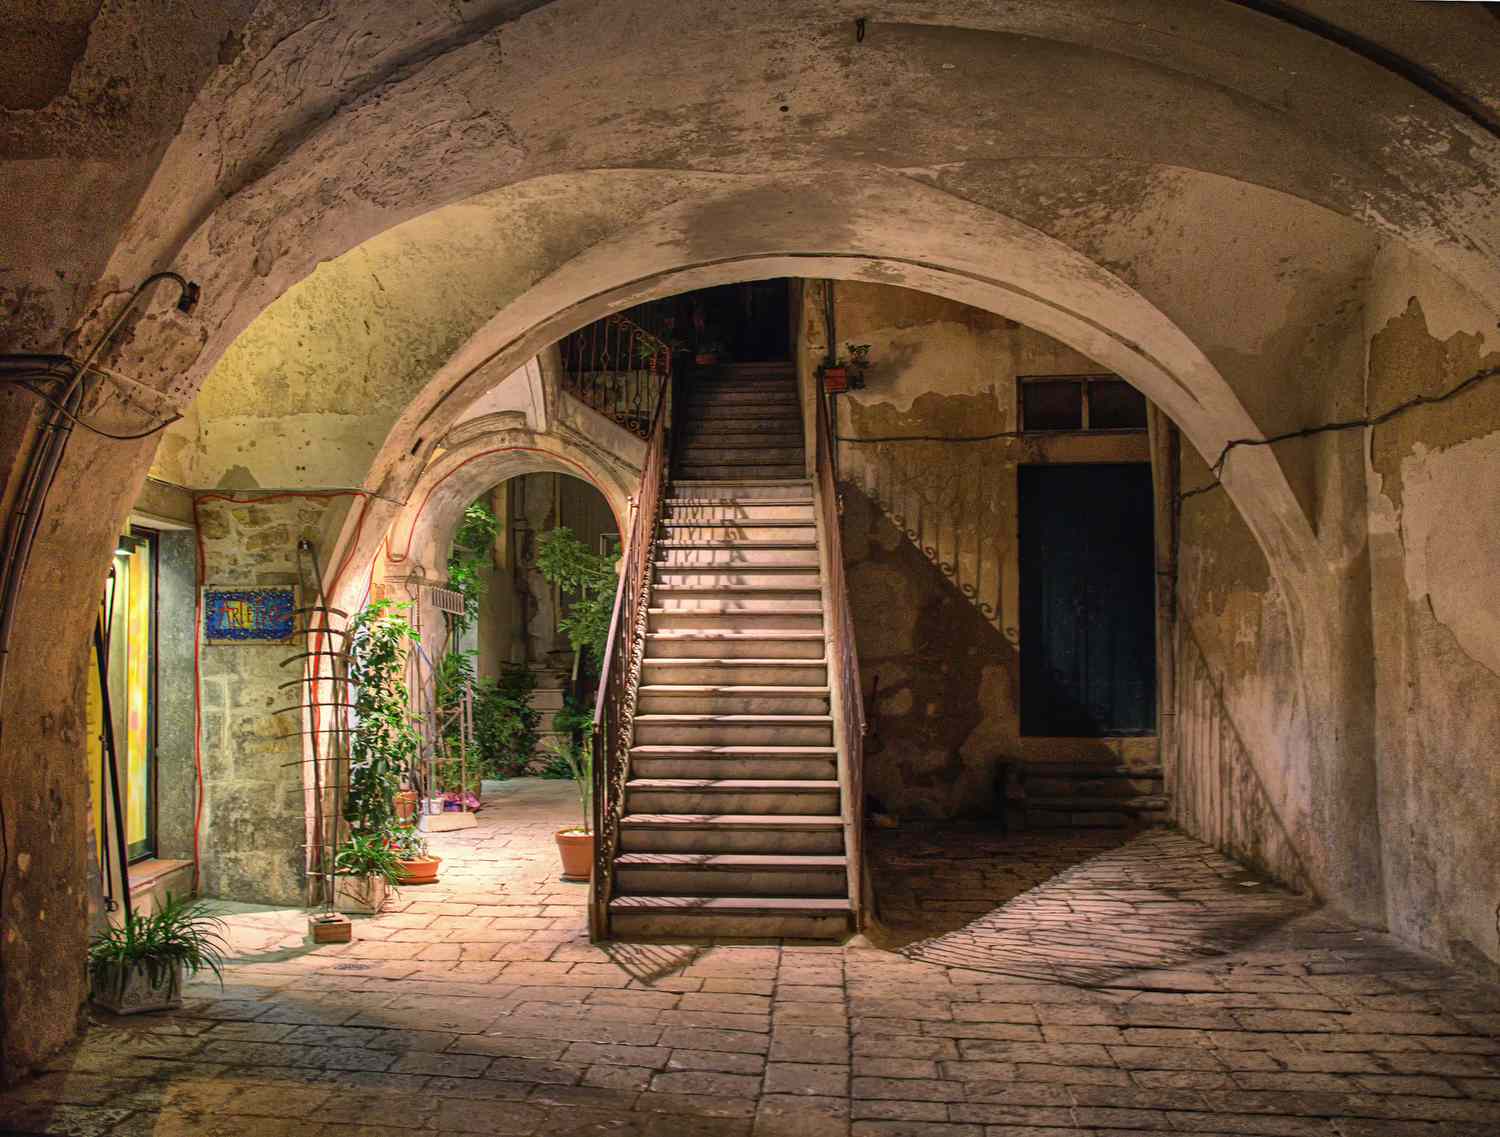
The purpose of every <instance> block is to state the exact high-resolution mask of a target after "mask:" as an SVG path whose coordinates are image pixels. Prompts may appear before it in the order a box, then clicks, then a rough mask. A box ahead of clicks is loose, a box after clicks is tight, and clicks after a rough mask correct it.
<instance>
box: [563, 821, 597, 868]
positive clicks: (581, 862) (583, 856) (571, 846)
mask: <svg viewBox="0 0 1500 1137" xmlns="http://www.w3.org/2000/svg"><path fill="white" fill-rule="evenodd" d="M557 851H558V853H559V854H560V855H561V856H562V878H563V880H589V879H591V878H592V877H593V875H594V835H593V834H592V833H580V832H579V831H578V830H576V829H559V830H558V831H557Z"/></svg>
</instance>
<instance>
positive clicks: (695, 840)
mask: <svg viewBox="0 0 1500 1137" xmlns="http://www.w3.org/2000/svg"><path fill="white" fill-rule="evenodd" d="M620 847H621V848H622V849H623V850H624V851H625V852H627V853H803V854H837V853H842V852H843V851H844V825H843V820H842V819H841V818H840V817H838V816H837V815H831V814H813V815H797V814H789V813H777V814H759V815H756V814H747V813H741V814H729V815H715V814H702V813H697V814H669V813H654V814H635V813H627V814H626V815H625V816H624V817H622V818H621V819H620Z"/></svg>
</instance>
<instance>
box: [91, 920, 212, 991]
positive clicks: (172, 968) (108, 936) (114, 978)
mask: <svg viewBox="0 0 1500 1137" xmlns="http://www.w3.org/2000/svg"><path fill="white" fill-rule="evenodd" d="M223 927H224V922H223V921H222V920H220V919H219V918H218V917H216V916H211V915H209V913H208V910H207V909H206V908H205V907H204V906H203V905H201V904H191V903H189V902H188V901H186V900H179V899H177V898H176V897H174V896H173V895H172V894H171V893H168V894H167V898H166V900H165V901H164V902H163V903H162V906H161V907H160V908H159V909H158V910H157V911H156V912H155V913H154V914H153V915H149V916H147V915H142V914H140V913H137V912H127V913H126V914H125V922H124V923H123V924H121V925H120V926H119V927H110V928H107V929H105V930H104V931H102V932H100V933H99V934H98V935H96V936H95V937H94V938H93V940H92V941H91V942H90V944H89V984H90V988H91V997H92V998H93V1000H94V1002H96V1003H98V1004H99V1005H100V1006H101V1007H104V1008H106V1009H108V1010H111V1011H114V1012H115V1013H116V1014H118V1015H133V1014H138V1013H140V1012H141V1011H160V1010H166V1009H168V1008H171V1007H180V1006H182V978H183V974H184V973H187V974H189V975H196V974H198V972H200V971H202V970H203V969H204V968H207V969H208V970H210V971H212V972H213V973H214V975H215V976H216V977H217V978H218V979H219V982H220V983H222V982H223V981H224V973H223V970H222V968H223V964H224V946H225V945H224V941H223V939H222V938H221V931H222V929H223Z"/></svg>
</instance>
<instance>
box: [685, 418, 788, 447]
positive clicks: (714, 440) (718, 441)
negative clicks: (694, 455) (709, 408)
mask: <svg viewBox="0 0 1500 1137" xmlns="http://www.w3.org/2000/svg"><path fill="white" fill-rule="evenodd" d="M758 425H759V426H760V428H761V429H759V430H756V429H754V428H752V427H750V426H748V425H746V424H744V423H740V424H739V425H733V424H729V423H715V422H713V421H712V420H710V419H704V420H703V421H702V422H698V423H694V424H693V425H691V426H685V427H684V428H683V429H682V430H681V431H680V432H679V433H678V442H679V444H680V445H682V446H698V445H709V446H762V445H764V446H789V447H797V448H799V449H800V448H802V447H803V446H804V445H805V443H806V441H807V440H806V439H805V438H804V437H803V435H802V431H801V430H792V429H788V428H787V427H786V426H785V425H783V424H779V423H778V424H775V425H772V424H770V423H765V422H762V423H759V424H758Z"/></svg>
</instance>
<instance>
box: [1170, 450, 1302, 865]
mask: <svg viewBox="0 0 1500 1137" xmlns="http://www.w3.org/2000/svg"><path fill="white" fill-rule="evenodd" d="M1179 478H1180V483H1181V485H1182V487H1183V488H1184V489H1186V490H1188V491H1189V492H1191V491H1192V490H1195V489H1197V488H1199V487H1202V486H1205V485H1209V484H1211V478H1210V474H1209V469H1208V464H1207V463H1206V462H1204V461H1203V459H1202V458H1201V457H1199V456H1198V455H1197V453H1196V452H1194V451H1193V450H1192V448H1191V446H1189V445H1186V444H1184V446H1183V452H1182V459H1181V472H1180V476H1179ZM1178 525H1179V547H1178V550H1177V556H1176V561H1177V588H1176V609H1175V611H1174V613H1173V617H1174V619H1173V628H1172V634H1173V637H1174V640H1175V643H1176V653H1175V654H1176V657H1177V676H1176V684H1175V687H1176V700H1175V704H1176V705H1175V706H1174V707H1171V708H1168V709H1169V711H1170V712H1171V713H1173V714H1174V715H1175V722H1174V729H1173V730H1172V732H1171V735H1170V737H1171V738H1172V740H1173V745H1172V746H1171V748H1170V750H1169V751H1168V753H1167V754H1165V755H1164V762H1163V765H1164V767H1165V770H1166V774H1167V792H1168V795H1169V797H1170V802H1171V811H1172V819H1173V820H1174V821H1175V822H1176V823H1177V824H1178V825H1180V826H1181V827H1182V828H1183V829H1185V830H1187V831H1188V832H1189V833H1192V834H1193V835H1194V836H1196V837H1199V838H1201V839H1203V840H1205V841H1208V842H1210V843H1212V844H1214V845H1216V846H1218V847H1219V848H1221V849H1223V850H1225V851H1226V852H1228V853H1230V854H1231V855H1233V856H1234V857H1236V858H1237V859H1239V860H1241V861H1243V862H1245V863H1247V864H1250V865H1253V866H1255V867H1256V868H1258V869H1259V870H1260V871H1262V872H1265V873H1268V874H1269V875H1271V876H1273V877H1274V878H1276V879H1278V880H1280V881H1282V882H1283V883H1285V884H1288V885H1290V886H1292V887H1294V888H1306V887H1307V876H1306V873H1305V871H1304V869H1303V867H1302V864H1301V860H1300V854H1299V845H1298V842H1297V840H1296V839H1295V838H1294V837H1293V835H1292V826H1294V825H1295V824H1296V821H1295V819H1294V809H1295V807H1294V801H1295V799H1294V798H1293V797H1292V792H1291V791H1293V788H1294V787H1301V786H1302V784H1303V783H1304V781H1305V778H1306V774H1305V771H1303V770H1301V769H1300V768H1299V766H1300V762H1301V755H1302V754H1304V753H1305V750H1304V749H1302V748H1304V747H1306V746H1308V745H1309V739H1308V734H1309V728H1308V724H1307V721H1306V715H1307V710H1306V707H1305V706H1304V704H1303V702H1302V699H1301V697H1300V693H1299V684H1298V682H1297V667H1298V661H1297V657H1296V652H1295V650H1294V646H1293V636H1292V631H1291V628H1290V626H1289V620H1290V616H1289V614H1288V610H1287V605H1286V602H1285V598H1284V596H1283V595H1282V593H1281V590H1280V586H1279V585H1278V584H1277V582H1276V580H1275V578H1274V576H1273V575H1272V573H1271V570H1270V566H1269V565H1268V564H1267V562H1266V558H1265V554H1264V553H1263V552H1262V551H1261V549H1260V547H1259V545H1257V544H1256V542H1255V539H1254V537H1253V536H1252V535H1251V533H1250V529H1249V527H1248V526H1247V525H1246V524H1245V522H1244V520H1243V519H1242V518H1241V517H1240V515H1239V513H1238V511H1237V510H1236V509H1235V508H1234V505H1233V503H1232V502H1230V501H1229V499H1228V498H1227V496H1226V495H1225V494H1224V493H1223V491H1222V490H1218V489H1212V490H1209V491H1208V492H1206V493H1202V494H1194V495H1193V496H1190V497H1187V498H1185V499H1184V500H1183V501H1182V502H1181V504H1180V506H1179V514H1178ZM1304 792H1305V791H1304Z"/></svg>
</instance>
